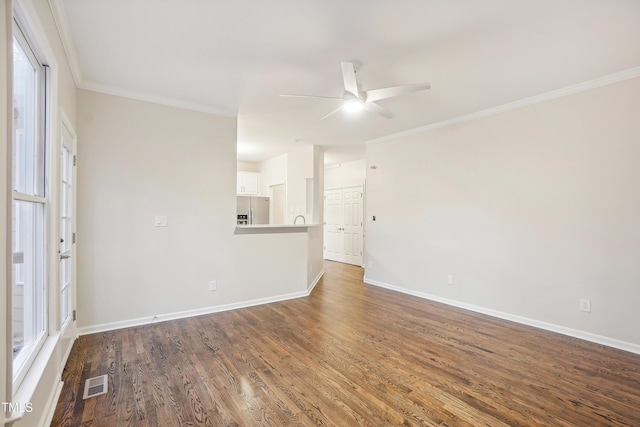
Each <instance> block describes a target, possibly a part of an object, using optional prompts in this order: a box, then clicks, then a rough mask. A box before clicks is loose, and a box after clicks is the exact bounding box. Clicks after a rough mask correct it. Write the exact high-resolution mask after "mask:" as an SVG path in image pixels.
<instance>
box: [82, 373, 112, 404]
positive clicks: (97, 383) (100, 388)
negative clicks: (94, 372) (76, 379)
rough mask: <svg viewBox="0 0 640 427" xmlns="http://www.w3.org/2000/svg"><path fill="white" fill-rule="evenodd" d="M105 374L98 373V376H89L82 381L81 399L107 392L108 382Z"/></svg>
mask: <svg viewBox="0 0 640 427" xmlns="http://www.w3.org/2000/svg"><path fill="white" fill-rule="evenodd" d="M108 382H109V381H108V380H107V376H106V375H100V376H99V377H93V378H89V379H88V380H87V381H85V383H84V394H83V395H82V398H83V399H88V398H90V397H96V396H100V395H101V394H105V393H106V392H107V384H108Z"/></svg>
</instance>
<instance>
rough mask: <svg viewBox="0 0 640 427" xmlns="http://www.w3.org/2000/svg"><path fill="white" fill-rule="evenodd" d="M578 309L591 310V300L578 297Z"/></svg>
mask: <svg viewBox="0 0 640 427" xmlns="http://www.w3.org/2000/svg"><path fill="white" fill-rule="evenodd" d="M580 311H586V312H587V313H590V312H591V300H590V299H586V298H580Z"/></svg>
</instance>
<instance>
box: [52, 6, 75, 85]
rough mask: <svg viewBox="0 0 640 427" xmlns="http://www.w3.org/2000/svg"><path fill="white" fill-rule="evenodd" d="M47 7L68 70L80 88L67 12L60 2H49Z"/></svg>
mask: <svg viewBox="0 0 640 427" xmlns="http://www.w3.org/2000/svg"><path fill="white" fill-rule="evenodd" d="M49 7H50V8H51V14H52V15H53V20H54V22H55V23H56V28H57V29H58V34H59V35H60V40H61V41H62V47H63V49H64V52H65V54H66V55H67V62H68V63H69V68H71V74H72V75H73V80H74V81H75V83H76V86H80V84H81V83H82V71H81V69H80V63H79V62H78V54H77V50H76V45H75V43H74V41H73V37H72V36H71V29H70V27H69V20H68V19H67V12H66V10H65V8H64V5H63V4H62V0H49Z"/></svg>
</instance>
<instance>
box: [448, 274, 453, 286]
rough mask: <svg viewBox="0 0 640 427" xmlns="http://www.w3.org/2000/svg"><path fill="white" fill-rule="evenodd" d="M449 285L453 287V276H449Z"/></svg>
mask: <svg viewBox="0 0 640 427" xmlns="http://www.w3.org/2000/svg"><path fill="white" fill-rule="evenodd" d="M447 283H448V284H449V285H453V274H450V275H448V276H447Z"/></svg>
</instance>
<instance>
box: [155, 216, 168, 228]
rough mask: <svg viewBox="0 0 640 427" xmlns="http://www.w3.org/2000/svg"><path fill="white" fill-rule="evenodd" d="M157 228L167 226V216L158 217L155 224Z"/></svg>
mask: <svg viewBox="0 0 640 427" xmlns="http://www.w3.org/2000/svg"><path fill="white" fill-rule="evenodd" d="M154 225H155V226H156V227H166V226H167V216H166V215H156V219H155V222H154Z"/></svg>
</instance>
